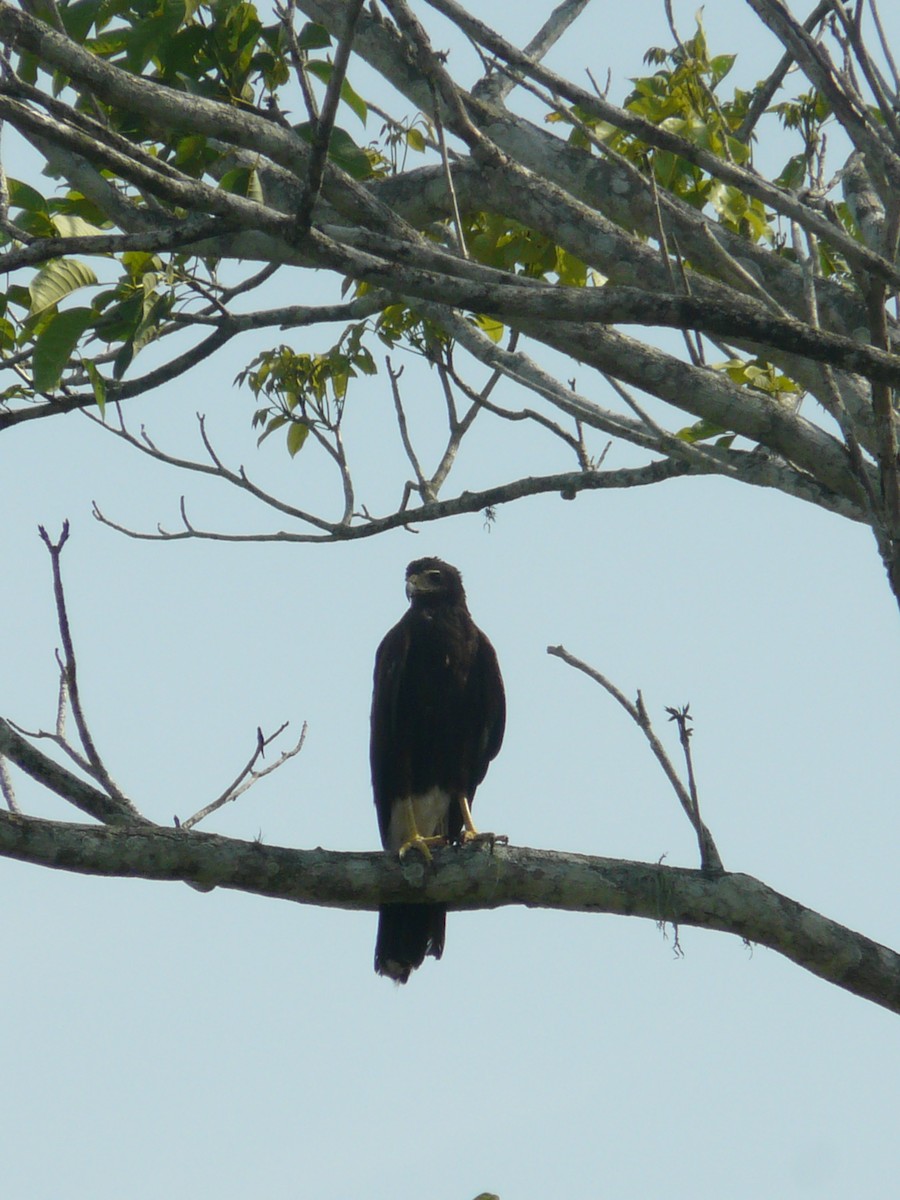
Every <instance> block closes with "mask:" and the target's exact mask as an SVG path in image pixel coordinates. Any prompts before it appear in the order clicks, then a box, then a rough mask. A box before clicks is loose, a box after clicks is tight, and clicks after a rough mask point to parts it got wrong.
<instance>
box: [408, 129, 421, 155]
mask: <svg viewBox="0 0 900 1200" xmlns="http://www.w3.org/2000/svg"><path fill="white" fill-rule="evenodd" d="M406 144H407V146H409V148H410V150H416V151H418V153H419V154H423V153H424V152H425V137H424V135H423V133H422V131H421V129H407V131H406Z"/></svg>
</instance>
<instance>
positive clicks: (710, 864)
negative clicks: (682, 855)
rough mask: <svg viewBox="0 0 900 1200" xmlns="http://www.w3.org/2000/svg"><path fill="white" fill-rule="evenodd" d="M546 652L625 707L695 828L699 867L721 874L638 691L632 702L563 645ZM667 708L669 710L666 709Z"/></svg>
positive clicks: (694, 801)
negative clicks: (635, 698) (585, 677)
mask: <svg viewBox="0 0 900 1200" xmlns="http://www.w3.org/2000/svg"><path fill="white" fill-rule="evenodd" d="M547 653H548V654H552V655H553V656H554V658H561V659H562V660H563V662H565V663H568V664H569V666H570V667H575V669H576V670H578V671H582V672H583V673H584V674H585V675H587V676H588V677H589V678H590V679H593V680H594V682H595V683H599V684H600V686H601V687H603V688H605V689H606V691H607V692H609V694H610V695H611V696H612V697H613V699H614V700H616V701H617V702H618V703H619V704H620V705H621V706H622V708H624V709H625V711H626V712H627V713H628V715H629V717H631V719H632V721H634V723H635V724H636V725H637V727H638V728H639V729H640V731H641V733H643V735H644V737H645V738H646V739H647V741H648V742H649V744H650V749H651V750H652V751H653V754H654V755H655V757H656V760H657V762H658V763H659V765H660V766H661V767H662V769H663V773H664V774H665V776H666V778H667V779H668V781H669V783H670V784H671V785H672V788H673V790H674V792H675V795H676V796H677V797H678V800H679V802H680V804H681V807H682V808H683V809H684V811H685V813H686V814H687V818H688V820H689V821H690V822H691V825H692V826H693V827H694V830H695V832H696V834H697V841H698V843H699V846H700V863H701V868H702V870H704V871H708V872H711V873H720V872H722V871H724V869H725V868H724V867H723V866H722V860H721V858H720V857H719V852H718V850H717V849H716V844H715V842H714V841H713V837H712V834H711V833H710V832H709V830H708V829H707V827H706V826H705V825H704V824H703V822H702V821H701V819H700V807H699V802H698V801H697V798H696V790H694V794H693V795H692V793H691V790H689V789H688V788H686V787H685V786H684V784H683V783H682V781H681V779H680V778H679V776H678V772H677V771H676V770H675V768H674V766H673V765H672V760H671V759H670V758H669V756H668V754H667V753H666V750H665V747H664V746H663V744H662V742H661V741H660V740H659V738H658V737H657V736H656V733H655V732H654V729H653V725H652V723H651V721H650V718H649V716H648V714H647V709H646V707H645V706H644V701H643V697H642V696H641V693H640V692H638V695H637V703H636V704H632V702H631V701H630V700H629V699H628V698H627V696H625V695H624V693H623V692H621V691H620V690H619V689H618V688H617V687H616V685H615V684H614V683H611V682H610V681H609V680H608V679H607V678H606V676H605V675H601V673H600V672H599V671H598V670H596V668H594V667H589V666H588V665H587V663H585V662H582V660H581V659H580V658H576V657H575V656H574V655H573V654H570V653H569V652H568V650H566V649H565V647H564V646H548V647H547ZM667 711H672V710H669V709H667ZM682 745H684V742H682ZM689 773H690V775H691V777H692V774H693V769H692V768H691V767H690V760H689ZM692 786H693V784H692Z"/></svg>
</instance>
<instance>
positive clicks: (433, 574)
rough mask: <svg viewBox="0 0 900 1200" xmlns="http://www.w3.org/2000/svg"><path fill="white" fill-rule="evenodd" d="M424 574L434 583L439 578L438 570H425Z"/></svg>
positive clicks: (437, 581)
mask: <svg viewBox="0 0 900 1200" xmlns="http://www.w3.org/2000/svg"><path fill="white" fill-rule="evenodd" d="M426 574H427V576H428V578H429V579H431V580H433V581H434V582H435V583H439V582H440V579H441V573H440V571H427V572H426Z"/></svg>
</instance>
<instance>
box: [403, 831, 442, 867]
mask: <svg viewBox="0 0 900 1200" xmlns="http://www.w3.org/2000/svg"><path fill="white" fill-rule="evenodd" d="M446 845H447V839H446V838H443V837H422V835H421V834H419V833H415V834H413V836H412V837H411V838H407V840H406V841H405V842H404V843H403V845H402V846H401V847H400V849H399V850H398V851H397V853H398V854H399V856H400V858H405V857H406V855H407V854H408V853H409V852H410V850H418V852H419V853H420V854H421V855H422V857H423V858H424V859H425V861H426V862H431V861H432V858H431V847H432V846H446Z"/></svg>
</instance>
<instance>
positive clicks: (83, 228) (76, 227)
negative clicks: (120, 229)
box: [53, 213, 103, 237]
mask: <svg viewBox="0 0 900 1200" xmlns="http://www.w3.org/2000/svg"><path fill="white" fill-rule="evenodd" d="M53 224H54V225H55V226H56V231H57V233H58V234H59V236H60V237H96V236H97V234H99V233H102V232H103V231H102V230H101V229H100V228H99V227H98V226H97V225H92V224H91V222H90V221H86V220H85V219H84V217H79V216H77V215H76V214H74V213H56V215H55V216H54V217H53Z"/></svg>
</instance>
